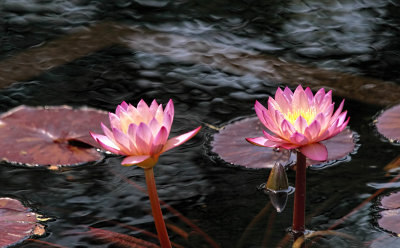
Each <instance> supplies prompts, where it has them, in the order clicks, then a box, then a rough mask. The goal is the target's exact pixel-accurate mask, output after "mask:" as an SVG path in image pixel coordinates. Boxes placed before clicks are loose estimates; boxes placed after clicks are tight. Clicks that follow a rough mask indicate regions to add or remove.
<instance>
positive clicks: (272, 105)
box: [268, 97, 288, 112]
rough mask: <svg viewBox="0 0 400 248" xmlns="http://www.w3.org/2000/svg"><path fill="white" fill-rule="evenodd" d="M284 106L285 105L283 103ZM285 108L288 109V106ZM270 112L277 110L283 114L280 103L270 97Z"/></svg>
mask: <svg viewBox="0 0 400 248" xmlns="http://www.w3.org/2000/svg"><path fill="white" fill-rule="evenodd" d="M282 104H284V103H282ZM283 107H288V106H283ZM268 110H270V111H271V110H277V111H279V112H282V109H281V106H280V103H278V102H276V101H275V99H274V98H272V97H269V98H268Z"/></svg>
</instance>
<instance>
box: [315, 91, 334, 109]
mask: <svg viewBox="0 0 400 248" xmlns="http://www.w3.org/2000/svg"><path fill="white" fill-rule="evenodd" d="M331 104H332V90H330V91H328V93H326V95H325V96H324V97H323V98H322V100H321V102H320V103H318V106H319V109H321V110H324V109H327V108H328V107H329V105H331Z"/></svg>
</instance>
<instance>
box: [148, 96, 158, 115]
mask: <svg viewBox="0 0 400 248" xmlns="http://www.w3.org/2000/svg"><path fill="white" fill-rule="evenodd" d="M157 109H158V103H157V101H156V99H154V100H153V101H152V102H151V105H150V113H151V114H152V115H153V116H155V114H156V112H157Z"/></svg>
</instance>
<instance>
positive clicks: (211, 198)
mask: <svg viewBox="0 0 400 248" xmlns="http://www.w3.org/2000/svg"><path fill="white" fill-rule="evenodd" d="M399 16H400V2H398V1H396V0H385V1H384V0H374V1H372V0H363V1H361V0H358V1H357V0H340V1H337V0H335V1H315V0H302V1H301V0H288V1H275V0H271V1H256V0H242V1H237V0H235V1H226V0H214V1H201V0H197V1H196V0H177V1H161V0H149V1H145V0H136V1H123V0H117V1H105V0H103V1H102V0H92V1H91V0H74V1H63V0H58V1H57V0H53V1H50V0H35V1H34V0H0V85H1V86H2V89H1V90H0V110H1V111H3V112H4V111H7V110H9V109H11V108H12V107H15V106H18V105H21V104H26V105H33V106H36V105H40V106H41V105H62V104H67V105H71V106H90V107H94V108H99V109H103V110H107V111H114V109H115V107H116V106H117V104H119V103H120V102H121V101H123V100H125V101H127V102H130V103H132V104H134V105H136V103H137V102H138V101H139V100H140V99H144V100H146V101H147V102H150V101H151V100H152V99H154V98H155V99H157V100H158V101H159V102H163V103H166V102H167V101H168V99H170V98H171V99H173V100H174V103H175V109H176V110H175V113H176V116H175V121H174V125H173V130H172V135H176V134H179V133H182V132H184V131H188V130H191V129H193V128H195V127H197V126H198V125H199V124H201V125H203V126H204V128H203V130H202V131H201V133H200V134H198V135H197V136H196V137H195V138H194V139H192V140H191V141H190V142H188V143H186V144H185V145H183V146H181V147H179V148H176V149H174V150H171V151H169V152H168V153H166V154H164V155H162V157H161V158H160V161H159V164H158V165H157V167H156V168H155V176H156V181H157V185H158V192H159V196H160V198H161V199H163V200H164V201H166V202H167V203H168V204H170V205H171V206H173V207H174V208H176V209H177V210H179V211H180V212H181V213H183V214H184V215H185V216H186V217H188V218H190V219H191V220H192V221H193V222H195V223H196V224H197V225H198V226H199V227H200V228H201V229H202V230H203V231H204V232H206V233H207V234H209V235H210V236H211V237H212V238H213V239H214V240H215V242H217V243H218V244H219V245H220V246H221V247H279V246H280V245H279V242H280V241H281V240H282V239H283V238H284V237H285V235H286V233H287V228H289V227H290V226H291V211H292V202H293V199H292V197H290V198H289V200H288V206H287V209H286V210H284V211H283V212H282V213H280V214H275V213H274V211H272V209H269V210H268V211H267V214H266V215H265V216H262V217H261V218H260V219H259V221H258V222H257V224H256V225H254V226H252V227H251V228H250V229H248V230H247V231H246V227H247V226H248V225H249V223H250V222H251V221H252V220H253V219H254V218H255V216H257V214H259V212H260V211H261V210H262V209H263V208H264V207H265V206H266V205H267V204H268V203H269V199H268V198H267V197H266V196H265V195H263V194H262V193H261V192H260V191H258V190H257V187H258V186H259V185H260V184H261V183H264V182H265V181H266V179H267V176H268V170H245V169H241V168H238V167H231V166H229V165H228V164H227V163H224V162H223V161H221V160H219V159H217V158H216V155H215V154H212V153H211V152H210V140H211V139H212V135H213V134H214V133H215V132H216V131H215V130H213V129H211V128H207V126H206V124H211V125H214V126H221V125H223V124H225V123H228V122H229V121H231V120H232V119H235V118H237V117H242V116H252V115H254V109H253V104H254V101H255V100H256V99H258V100H260V101H262V102H264V103H265V102H266V99H267V97H268V96H270V95H271V94H274V93H275V90H276V88H277V87H278V86H283V85H290V86H294V85H296V84H298V83H300V82H305V85H308V84H309V85H310V86H312V88H313V89H317V88H319V87H326V88H328V89H333V90H334V96H335V100H336V102H338V101H340V100H341V99H342V98H343V97H346V104H345V109H347V110H348V111H349V116H351V121H350V127H351V129H352V130H354V131H356V132H357V133H358V134H359V135H360V140H359V144H361V147H360V148H359V149H358V152H357V153H356V154H353V155H351V158H349V159H348V160H346V161H345V162H342V163H339V164H338V165H337V166H334V167H331V168H327V169H325V170H309V171H308V181H307V184H308V193H307V213H306V214H307V215H308V216H310V217H311V218H309V219H308V221H307V227H308V228H309V229H311V230H326V229H327V228H329V227H330V226H331V225H332V224H333V223H335V221H336V220H337V219H340V218H341V217H343V216H345V215H346V214H347V213H349V212H350V211H351V209H353V208H354V207H356V206H357V205H358V204H360V203H361V202H362V201H363V200H365V199H367V198H368V197H369V196H370V195H371V194H373V193H374V192H375V191H376V190H377V189H379V187H380V186H379V185H380V184H381V183H385V182H388V181H390V180H391V179H392V178H393V177H394V176H396V173H391V174H388V175H387V174H386V172H385V171H384V170H383V167H384V166H385V165H386V164H388V163H389V162H390V161H391V160H393V159H394V158H395V157H396V156H398V154H399V146H398V145H393V144H390V143H388V142H386V141H385V140H384V139H382V138H381V137H380V136H379V135H377V134H376V132H375V129H374V127H373V126H372V125H371V123H372V122H373V118H374V117H375V115H376V114H377V113H378V112H379V111H381V110H382V109H384V108H386V107H388V106H390V105H393V104H395V103H396V102H398V99H399V98H398V96H399V94H400V90H399V89H400V86H399V85H400V79H399V78H400V77H399V76H400V74H399V73H400V71H399V70H398V68H399V65H400V56H399V55H400V54H399V53H400V43H399V37H400V17H399ZM302 75H307V77H305V78H298V76H302ZM304 79H307V80H306V81H304ZM387 89H391V90H387ZM363 90H364V91H363ZM349 92H350V93H349ZM66 125H68V123H66ZM120 161H121V158H120V157H112V156H110V157H107V158H106V159H105V160H104V161H101V162H99V163H94V164H88V165H84V166H80V167H77V168H73V169H69V170H65V171H62V172H53V171H46V170H32V169H26V168H14V167H12V166H10V165H8V164H7V163H3V164H2V166H1V167H0V177H1V179H0V182H1V186H0V196H10V197H15V198H18V199H21V200H23V201H25V202H26V203H27V204H29V206H31V207H32V208H34V209H35V210H37V211H38V212H40V213H42V214H44V215H45V216H49V217H52V218H53V220H52V221H50V222H48V223H46V225H47V228H46V230H47V234H46V236H44V237H41V238H40V240H42V241H46V242H50V243H54V244H57V245H60V246H64V247H120V246H117V245H116V244H111V243H110V242H107V241H104V242H100V241H99V240H96V239H95V238H93V237H92V236H90V235H88V234H87V233H86V234H85V231H87V230H88V227H95V228H102V229H106V230H110V231H113V232H118V233H122V234H127V235H131V236H134V237H138V238H142V239H145V240H149V241H152V242H157V241H156V240H155V239H154V238H150V237H148V236H146V235H145V234H143V233H140V232H139V231H133V230H131V229H128V228H126V227H124V226H122V225H118V224H116V222H118V223H122V224H125V225H130V226H134V227H138V228H141V229H144V230H149V231H152V232H155V229H154V225H153V219H152V216H151V215H150V204H149V201H148V198H147V197H146V195H145V194H143V193H142V192H140V191H139V190H138V189H137V188H135V187H134V186H132V184H130V183H128V182H127V181H126V180H124V179H125V178H128V179H129V180H130V181H133V182H135V183H137V184H138V185H141V186H144V185H145V183H144V176H143V171H142V170H141V169H140V168H136V167H122V166H120ZM289 181H290V183H291V184H292V185H293V184H294V173H293V172H292V171H291V172H289ZM374 185H375V186H376V187H375V186H374ZM395 190H396V188H391V189H390V190H388V191H395ZM377 206H378V204H377V203H376V202H375V201H372V202H371V203H369V204H367V205H365V206H364V207H362V208H361V209H360V210H359V211H358V212H357V213H356V214H355V215H353V216H351V217H350V218H349V219H348V220H346V221H345V222H344V223H343V224H342V225H339V226H338V227H336V228H335V230H337V231H339V232H343V233H345V234H348V235H351V236H353V237H354V238H355V239H356V240H357V241H352V240H348V239H346V238H342V237H339V236H329V237H324V238H323V239H322V240H319V241H318V243H317V244H314V247H398V246H400V241H399V240H398V238H397V237H396V236H395V235H392V234H390V233H388V232H385V231H384V230H382V229H381V228H379V227H377V225H376V221H375V218H376V217H377V215H378V214H377V211H378V208H377ZM164 214H165V218H166V219H167V220H168V222H170V223H172V224H174V225H176V226H178V227H180V228H182V229H184V230H186V231H187V232H190V231H191V229H190V228H189V227H187V226H186V225H185V224H184V223H182V221H180V220H179V218H177V217H176V216H174V215H173V214H172V213H171V212H169V211H168V210H166V209H164ZM169 233H170V236H171V240H172V241H173V242H176V243H180V244H182V245H183V246H184V247H210V245H209V244H208V243H207V242H205V241H204V240H202V239H201V237H200V236H199V235H195V234H192V235H191V236H190V238H189V241H187V240H183V239H182V238H181V237H180V236H179V235H177V234H175V233H174V232H173V231H171V230H170V231H169ZM310 245H311V247H313V246H312V244H310ZM290 246H291V241H289V242H287V243H286V244H285V245H282V247H290ZM20 247H43V244H37V243H34V242H27V243H24V244H22V245H20Z"/></svg>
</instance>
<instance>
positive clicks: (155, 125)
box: [148, 118, 161, 136]
mask: <svg viewBox="0 0 400 248" xmlns="http://www.w3.org/2000/svg"><path fill="white" fill-rule="evenodd" d="M148 126H149V127H150V129H151V132H152V134H153V136H155V135H156V134H157V133H158V131H160V128H161V123H158V121H157V120H156V118H153V119H152V120H151V121H150V123H149V124H148Z"/></svg>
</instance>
